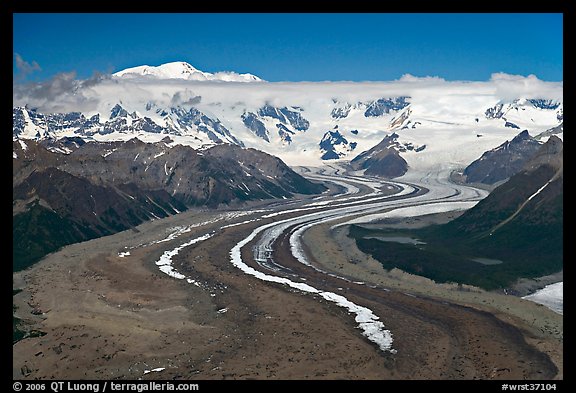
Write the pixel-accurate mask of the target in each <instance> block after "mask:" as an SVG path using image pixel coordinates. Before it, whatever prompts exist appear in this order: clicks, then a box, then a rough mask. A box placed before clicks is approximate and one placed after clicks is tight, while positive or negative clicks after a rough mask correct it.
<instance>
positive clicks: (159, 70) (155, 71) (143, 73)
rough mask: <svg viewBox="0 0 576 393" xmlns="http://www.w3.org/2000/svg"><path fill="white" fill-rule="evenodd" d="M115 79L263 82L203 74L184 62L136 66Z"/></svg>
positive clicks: (229, 74)
mask: <svg viewBox="0 0 576 393" xmlns="http://www.w3.org/2000/svg"><path fill="white" fill-rule="evenodd" d="M113 76H114V77H116V78H138V77H147V78H154V79H185V80H191V81H223V82H263V80H262V79H260V78H258V77H257V76H256V75H252V74H238V73H236V72H216V73H214V74H212V73H210V72H204V71H200V70H198V69H196V68H195V67H193V66H192V65H190V64H188V63H186V62H184V61H175V62H172V63H166V64H162V65H159V66H157V67H154V66H148V65H143V66H138V67H131V68H126V69H124V70H122V71H118V72H116V73H114V74H113Z"/></svg>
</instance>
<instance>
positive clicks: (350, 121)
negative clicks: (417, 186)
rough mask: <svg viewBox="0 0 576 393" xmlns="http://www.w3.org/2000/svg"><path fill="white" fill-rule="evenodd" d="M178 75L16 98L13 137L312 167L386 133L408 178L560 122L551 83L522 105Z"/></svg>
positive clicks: (380, 85) (417, 89) (361, 86)
mask: <svg viewBox="0 0 576 393" xmlns="http://www.w3.org/2000/svg"><path fill="white" fill-rule="evenodd" d="M185 64H186V63H182V62H180V63H169V65H171V66H170V67H167V66H168V65H164V66H160V67H147V68H146V67H137V68H136V69H129V70H124V71H121V72H119V73H117V74H115V76H113V77H111V78H103V79H102V80H99V81H98V82H97V83H92V84H81V87H79V88H76V89H75V90H74V91H73V92H70V93H68V92H66V93H61V94H60V95H59V96H58V98H57V99H52V100H48V99H46V98H45V97H44V96H42V97H38V96H34V95H33V94H32V93H29V94H28V95H26V92H19V94H15V98H14V105H15V106H14V108H13V138H14V139H47V138H52V139H58V138H61V137H70V138H73V137H80V138H82V139H83V140H85V141H101V142H106V141H127V140H129V139H131V138H133V137H136V138H138V139H140V140H142V141H145V142H158V141H160V140H162V139H163V138H165V137H166V136H170V139H171V141H172V142H171V146H175V145H179V144H182V145H188V146H191V147H193V148H196V149H205V148H208V147H210V146H213V145H217V144H221V143H230V144H234V145H239V146H243V147H252V148H256V149H259V150H262V151H264V152H267V153H269V154H272V155H275V156H278V157H280V158H281V159H282V160H284V161H285V162H287V163H288V164H290V165H318V164H320V163H322V162H323V161H325V160H341V159H344V160H350V159H352V158H354V157H355V156H356V155H357V154H358V152H363V151H368V150H370V149H371V148H372V147H374V146H375V145H377V144H378V143H380V142H381V141H382V140H383V139H384V138H385V137H386V136H388V135H391V134H392V133H396V137H395V140H396V141H397V143H398V146H403V148H402V149H400V148H398V152H399V154H400V156H401V157H402V158H403V159H404V160H405V161H406V162H407V163H408V167H409V168H413V169H419V168H420V169H425V168H428V167H430V166H431V165H440V166H449V167H461V168H463V167H465V166H466V165H468V164H470V163H471V162H472V161H473V160H475V159H476V158H478V157H480V156H481V155H482V153H484V152H485V151H487V150H490V149H493V148H495V147H496V146H499V145H501V144H502V143H503V142H505V141H506V140H511V139H512V138H513V137H514V136H515V135H516V134H517V133H518V132H519V130H518V129H517V128H516V127H520V129H527V130H528V131H529V133H530V134H531V135H538V134H539V133H541V132H543V131H546V130H549V129H551V128H554V127H556V126H558V125H559V124H560V123H561V122H562V118H563V102H562V85H561V83H560V84H558V83H556V84H555V83H552V82H550V83H549V86H548V85H546V86H547V88H546V90H545V94H540V93H539V92H538V91H536V90H534V91H527V90H526V89H525V88H524V87H522V86H524V85H523V84H522V81H520V82H519V83H520V84H521V87H522V89H523V90H522V89H519V90H518V95H519V96H522V98H512V99H510V98H505V97H502V96H500V95H499V93H498V89H497V88H496V89H495V83H496V82H492V81H489V82H474V83H473V84H472V83H470V82H446V81H443V82H442V81H441V82H438V81H434V82H433V83H431V82H429V81H428V80H423V81H419V80H413V79H411V80H409V81H403V80H399V81H393V82H377V83H376V82H370V83H368V82H365V83H353V82H322V83H320V82H319V83H311V82H298V83H293V82H274V83H272V82H263V83H223V82H222V79H219V80H206V79H202V80H196V79H195V78H200V76H198V75H201V74H198V73H196V71H198V70H196V69H195V68H194V67H192V66H189V65H185ZM172 65H174V67H172ZM188 66H189V67H188ZM158 69H161V70H160V71H161V72H160V71H158ZM134 70H136V71H134ZM198 72H200V73H201V71H198ZM204 74H206V73H204ZM204 74H202V75H204ZM129 75H130V76H129ZM146 75H151V76H150V77H146ZM194 75H196V76H195V77H194ZM214 75H217V74H214ZM541 83H548V82H541ZM36 90H38V89H36ZM36 90H35V91H36ZM541 97H544V98H541ZM547 97H552V98H547ZM55 103H57V105H56V104H55ZM63 108H65V109H66V110H63ZM424 145H425V146H426V148H425V149H418V148H417V147H420V146H424ZM409 147H413V148H409Z"/></svg>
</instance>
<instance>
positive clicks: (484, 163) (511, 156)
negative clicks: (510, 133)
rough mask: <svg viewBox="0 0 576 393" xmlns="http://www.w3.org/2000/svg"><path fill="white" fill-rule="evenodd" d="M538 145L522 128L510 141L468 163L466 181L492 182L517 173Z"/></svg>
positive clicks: (465, 172) (536, 149)
mask: <svg viewBox="0 0 576 393" xmlns="http://www.w3.org/2000/svg"><path fill="white" fill-rule="evenodd" d="M540 146H541V145H540V143H539V142H538V141H537V140H536V139H534V138H532V137H531V136H530V134H528V131H527V130H524V131H522V132H521V133H519V134H518V135H516V136H515V137H514V139H512V140H511V141H506V142H504V143H503V144H501V145H500V146H498V147H497V148H495V149H492V150H489V151H487V152H485V153H484V154H482V157H480V158H479V159H477V160H476V161H474V162H473V163H471V164H470V165H468V167H466V169H465V170H464V175H465V176H466V182H467V183H484V184H494V183H497V182H499V181H502V180H506V179H508V178H509V177H510V176H512V175H514V174H516V173H518V172H519V171H520V170H521V169H522V167H523V166H524V164H526V162H527V161H528V160H529V159H530V158H531V157H532V156H534V154H536V152H537V151H538V149H539V148H540Z"/></svg>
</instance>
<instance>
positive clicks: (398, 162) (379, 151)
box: [350, 133, 408, 178]
mask: <svg viewBox="0 0 576 393" xmlns="http://www.w3.org/2000/svg"><path fill="white" fill-rule="evenodd" d="M397 138H398V134H396V133H393V134H391V135H387V136H386V137H385V138H384V139H383V140H382V141H381V142H380V143H378V144H377V145H376V146H374V147H373V148H371V149H370V150H367V151H365V152H362V153H360V154H358V155H357V156H356V157H355V158H354V159H353V160H352V161H351V162H350V165H351V166H352V168H353V169H354V170H357V171H358V170H362V169H365V170H366V171H365V172H364V173H365V174H366V175H370V176H382V177H386V178H394V177H398V176H402V175H404V174H405V173H406V171H408V163H406V160H404V159H403V158H402V157H401V156H400V154H399V150H400V149H405V148H404V147H403V146H401V145H400V143H398V141H397ZM404 151H405V150H404Z"/></svg>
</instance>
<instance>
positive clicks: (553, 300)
mask: <svg viewBox="0 0 576 393" xmlns="http://www.w3.org/2000/svg"><path fill="white" fill-rule="evenodd" d="M522 299H526V300H530V301H532V302H535V303H539V304H542V305H544V306H546V307H548V308H549V309H551V310H552V311H555V312H557V313H558V314H564V282H557V283H555V284H550V285H546V286H545V287H544V288H542V289H540V290H539V291H536V292H534V293H533V294H531V295H528V296H524V297H523V298H522Z"/></svg>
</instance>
